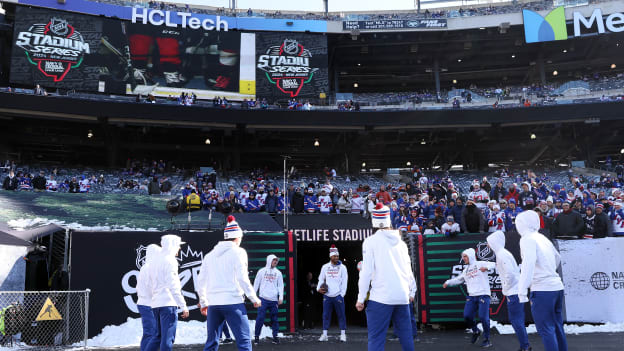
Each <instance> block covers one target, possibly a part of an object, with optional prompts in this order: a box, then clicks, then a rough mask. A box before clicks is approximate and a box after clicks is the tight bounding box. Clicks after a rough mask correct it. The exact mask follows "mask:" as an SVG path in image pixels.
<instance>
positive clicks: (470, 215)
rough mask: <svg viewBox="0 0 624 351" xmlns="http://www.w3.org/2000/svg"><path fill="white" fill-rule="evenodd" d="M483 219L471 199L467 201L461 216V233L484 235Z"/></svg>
mask: <svg viewBox="0 0 624 351" xmlns="http://www.w3.org/2000/svg"><path fill="white" fill-rule="evenodd" d="M484 228H485V219H484V218H483V213H482V212H481V211H480V210H479V209H478V208H477V205H476V204H475V201H474V200H473V199H468V201H467V203H466V207H465V208H464V210H463V211H462V215H461V229H462V232H463V233H484V232H485V231H484Z"/></svg>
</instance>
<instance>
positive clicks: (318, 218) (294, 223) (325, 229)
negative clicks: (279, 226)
mask: <svg viewBox="0 0 624 351" xmlns="http://www.w3.org/2000/svg"><path fill="white" fill-rule="evenodd" d="M276 220H277V221H278V223H281V218H276ZM288 228H289V230H291V231H292V233H293V235H294V236H295V237H296V238H297V242H306V241H307V242H311V241H316V242H335V241H351V242H362V241H364V239H366V238H368V237H369V236H371V235H373V228H372V226H371V222H370V220H368V219H366V218H363V217H362V216H360V215H357V214H353V215H351V214H337V215H324V214H304V215H292V216H288Z"/></svg>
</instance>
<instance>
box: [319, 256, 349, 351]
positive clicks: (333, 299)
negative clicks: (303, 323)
mask: <svg viewBox="0 0 624 351" xmlns="http://www.w3.org/2000/svg"><path fill="white" fill-rule="evenodd" d="M329 260H330V261H329V262H328V263H325V264H324V265H323V267H322V268H321V274H319V279H318V287H317V288H316V291H318V292H319V293H321V294H323V295H325V296H323V334H321V337H320V338H319V341H327V340H328V339H327V330H328V329H329V324H330V322H331V316H332V310H334V311H336V316H337V317H338V325H339V326H340V341H341V342H346V341H347V334H346V331H347V319H346V317H345V304H344V296H345V295H346V294H347V282H348V280H349V275H348V274H347V268H345V266H344V265H343V264H342V262H340V254H339V253H338V249H337V248H336V246H335V245H332V246H331V248H330V249H329Z"/></svg>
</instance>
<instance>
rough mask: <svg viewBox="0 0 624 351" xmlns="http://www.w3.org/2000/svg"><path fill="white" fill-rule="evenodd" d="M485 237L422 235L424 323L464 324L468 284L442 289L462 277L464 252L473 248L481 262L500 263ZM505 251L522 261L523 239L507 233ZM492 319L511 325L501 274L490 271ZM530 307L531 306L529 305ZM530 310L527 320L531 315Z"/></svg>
mask: <svg viewBox="0 0 624 351" xmlns="http://www.w3.org/2000/svg"><path fill="white" fill-rule="evenodd" d="M488 235H489V233H485V234H479V233H476V234H458V235H457V236H456V237H454V238H448V237H446V236H445V235H442V234H435V235H427V236H424V237H423V236H419V237H417V238H416V240H415V241H416V242H417V247H418V249H417V259H416V272H415V274H416V276H417V278H418V279H417V283H418V289H419V291H418V301H419V313H420V320H421V321H422V322H424V323H445V322H463V320H464V319H463V312H464V303H465V302H466V296H467V295H468V291H467V290H466V286H465V285H459V286H456V287H448V288H446V289H444V288H442V284H444V282H445V281H446V280H447V279H450V278H454V277H456V276H458V275H459V274H460V273H461V272H462V270H463V268H464V265H463V263H462V261H461V253H462V251H464V250H466V249H468V248H473V249H475V251H476V252H477V260H481V261H490V262H496V255H495V254H494V252H493V251H492V250H491V249H490V248H489V247H488V245H487V241H486V238H487V236H488ZM505 241H506V244H505V248H506V249H507V250H509V251H510V252H511V253H512V255H514V257H515V258H516V261H517V262H520V246H519V242H520V236H519V235H518V234H517V233H516V232H515V231H514V232H507V233H505ZM489 276H490V289H491V292H492V295H491V302H490V316H491V318H492V319H493V320H496V321H499V322H503V323H508V322H509V317H508V315H507V301H506V298H505V296H503V294H502V285H501V281H500V278H499V276H498V272H497V271H496V270H495V269H494V270H491V271H490V272H489ZM526 305H528V304H526ZM525 307H526V312H527V313H526V318H527V321H530V320H531V313H530V309H529V308H528V306H525Z"/></svg>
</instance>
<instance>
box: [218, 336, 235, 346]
mask: <svg viewBox="0 0 624 351" xmlns="http://www.w3.org/2000/svg"><path fill="white" fill-rule="evenodd" d="M233 343H234V340H232V339H230V338H227V339H223V342H222V343H221V345H230V344H233Z"/></svg>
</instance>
